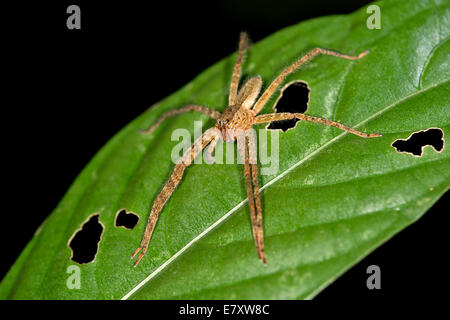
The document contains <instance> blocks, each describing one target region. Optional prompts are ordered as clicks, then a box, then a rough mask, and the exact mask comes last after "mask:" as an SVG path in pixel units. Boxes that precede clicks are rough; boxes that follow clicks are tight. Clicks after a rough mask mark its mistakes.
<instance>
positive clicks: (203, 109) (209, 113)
mask: <svg viewBox="0 0 450 320" xmlns="http://www.w3.org/2000/svg"><path fill="white" fill-rule="evenodd" d="M189 111H197V112H201V113H203V114H206V115H207V116H209V117H210V118H213V119H216V120H217V119H219V117H220V112H219V111H216V110H213V109H210V108H208V107H204V106H199V105H188V106H184V107H181V108H180V109H174V110H169V111H167V112H166V113H164V114H163V115H162V116H161V117H159V119H158V120H157V121H156V122H155V123H154V124H153V125H152V126H151V127H150V128H148V129H145V130H142V131H141V132H142V133H152V132H153V131H155V130H156V128H158V127H159V126H160V124H161V123H162V122H163V121H164V120H166V119H167V118H168V117H172V116H175V115H177V114H180V113H185V112H189Z"/></svg>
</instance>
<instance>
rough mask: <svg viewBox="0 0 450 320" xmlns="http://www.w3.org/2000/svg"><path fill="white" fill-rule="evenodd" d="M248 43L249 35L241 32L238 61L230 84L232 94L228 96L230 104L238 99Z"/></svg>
mask: <svg viewBox="0 0 450 320" xmlns="http://www.w3.org/2000/svg"><path fill="white" fill-rule="evenodd" d="M247 45H248V36H247V34H246V33H245V32H241V36H240V38H239V51H238V56H237V59H236V63H235V65H234V69H233V76H232V77H231V84H230V94H229V96H228V105H230V106H231V105H234V103H235V101H236V96H237V92H238V86H239V78H240V76H241V65H242V59H243V56H244V52H245V49H246V48H247Z"/></svg>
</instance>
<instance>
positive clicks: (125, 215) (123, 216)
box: [114, 209, 139, 230]
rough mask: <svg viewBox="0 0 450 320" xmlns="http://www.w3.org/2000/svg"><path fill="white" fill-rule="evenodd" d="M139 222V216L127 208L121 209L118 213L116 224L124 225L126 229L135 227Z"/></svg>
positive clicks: (117, 225) (118, 225)
mask: <svg viewBox="0 0 450 320" xmlns="http://www.w3.org/2000/svg"><path fill="white" fill-rule="evenodd" d="M138 222H139V216H138V215H137V214H135V213H133V212H127V210H126V209H121V210H119V211H118V212H117V214H116V219H115V221H114V225H115V226H116V227H117V228H118V227H124V228H125V229H130V230H131V229H133V228H134V227H136V225H137V224H138Z"/></svg>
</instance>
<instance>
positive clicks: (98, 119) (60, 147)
mask: <svg viewBox="0 0 450 320" xmlns="http://www.w3.org/2000/svg"><path fill="white" fill-rule="evenodd" d="M93 2H94V1H90V2H88V1H71V2H68V1H52V2H50V3H49V2H47V3H29V4H26V3H24V2H18V3H17V4H16V5H15V6H14V8H12V9H10V10H4V11H3V16H4V17H5V18H12V19H7V21H8V22H7V27H6V29H3V31H4V32H3V33H5V35H4V37H3V45H2V52H3V53H4V54H5V58H4V59H5V60H4V62H5V68H6V69H4V71H3V78H4V79H6V80H7V81H5V82H6V83H4V84H3V90H2V92H3V99H2V100H3V103H2V111H3V116H2V120H3V121H2V124H3V125H2V131H3V144H4V148H3V150H4V151H3V157H2V158H3V161H4V174H3V177H4V179H3V185H4V186H5V189H7V190H8V191H7V192H8V193H7V195H6V196H5V198H4V199H3V200H4V202H3V203H6V206H4V210H5V211H4V212H3V214H2V232H1V242H2V260H1V265H0V268H1V269H0V278H3V276H4V275H5V273H6V272H7V270H8V269H9V267H10V265H11V264H12V263H13V262H14V261H15V259H16V258H17V256H18V255H19V253H20V251H21V250H22V249H23V247H24V246H25V245H26V243H27V242H28V241H29V239H31V237H32V235H33V233H34V232H35V230H36V229H37V227H38V226H39V225H40V224H41V222H42V221H43V219H44V218H45V217H46V216H47V215H48V214H49V213H50V212H51V211H52V210H53V209H54V207H55V206H56V205H57V203H58V201H59V200H60V199H61V197H62V196H63V195H64V193H65V192H66V191H67V189H68V187H69V186H70V184H71V183H72V182H73V180H74V179H75V177H76V176H77V174H78V173H79V172H80V171H81V170H82V169H83V167H84V166H85V165H86V164H87V163H88V161H89V160H90V159H91V157H92V156H93V155H94V154H95V153H96V152H97V151H98V150H99V149H100V148H101V147H102V146H103V145H104V144H105V143H106V142H107V141H108V140H109V139H110V138H111V137H112V136H113V135H114V134H115V133H117V132H118V131H119V130H120V129H121V128H122V127H123V126H125V125H126V124H127V123H128V122H130V121H131V120H132V119H134V118H135V117H136V116H138V115H139V114H140V113H142V112H143V111H144V110H146V109H147V108H148V107H149V106H151V105H152V104H154V103H155V102H157V101H159V100H160V99H162V98H164V97H165V96H167V95H169V94H170V93H172V92H175V91H176V90H177V89H178V88H180V87H181V86H182V85H184V84H186V83H187V82H189V81H190V80H191V79H192V78H194V77H195V76H196V75H197V74H198V73H199V72H201V71H203V70H204V69H205V68H207V67H208V66H210V65H212V64H213V63H215V62H217V61H218V60H220V59H222V58H223V57H225V56H226V55H228V54H230V53H232V52H233V51H234V50H235V49H236V46H237V39H238V35H239V32H240V31H242V30H245V31H248V32H249V34H250V36H251V38H252V40H253V41H258V40H260V39H262V38H264V37H266V36H267V35H269V34H271V33H273V32H275V31H277V30H279V29H280V28H282V27H285V26H288V25H291V24H295V23H298V22H300V21H303V20H305V19H308V18H312V17H316V16H322V15H329V14H341V13H350V12H352V11H354V10H356V9H358V8H360V7H362V6H364V5H365V4H367V3H368V1H357V0H353V1H350V0H345V1H344V0H342V1H325V0H314V1H301V0H293V1H281V0H277V1H267V0H261V1H239V0H228V1H209V2H193V1H189V2H188V1H186V2H173V1H165V2H161V3H159V2H146V4H145V5H144V4H143V3H144V2H139V4H138V2H130V1H122V2H119V1H117V2H114V1H95V4H94V3H93ZM70 4H78V5H79V6H80V7H81V12H82V14H81V20H82V21H81V23H82V29H81V30H68V29H67V28H66V18H67V14H66V8H67V6H68V5H70ZM5 30H6V32H5ZM446 213H448V209H447V208H446V207H445V204H444V199H443V198H442V199H441V200H440V201H439V202H438V203H437V204H436V205H435V206H434V207H433V208H432V209H431V210H430V211H429V212H428V213H427V214H426V215H425V216H424V217H423V218H421V219H420V220H419V221H418V222H417V223H415V224H414V225H412V226H410V227H408V228H407V229H405V230H404V231H402V232H400V233H399V234H398V235H396V236H395V237H394V238H393V239H391V240H390V241H389V242H388V243H386V244H384V245H383V246H382V247H380V248H379V249H377V250H376V251H374V252H373V253H372V254H370V255H369V256H368V257H366V258H365V259H364V260H362V261H361V262H360V263H359V264H358V265H357V266H355V267H354V268H352V269H351V270H350V271H349V272H347V273H346V274H345V275H343V276H342V277H341V278H340V279H338V280H337V281H336V282H335V283H333V284H332V285H331V286H330V287H328V288H327V289H326V290H324V291H323V292H322V293H321V294H319V296H318V297H317V299H318V300H335V299H347V298H350V299H355V298H365V297H367V298H387V299H397V298H399V297H406V298H421V297H425V296H429V295H433V294H434V292H435V291H436V289H438V288H440V287H444V288H445V287H447V286H448V279H447V278H446V271H447V270H446V269H445V266H446V265H445V263H444V261H443V259H442V258H443V256H444V255H446V252H447V251H448V250H447V249H446V246H445V244H446V242H445V240H444V238H445V236H446V233H445V231H447V230H446V229H447V228H448V225H447V224H446V223H444V216H445V215H446ZM371 264H376V265H379V266H380V268H381V271H382V289H381V290H368V289H367V288H366V285H365V281H366V278H367V274H366V268H367V266H369V265H371Z"/></svg>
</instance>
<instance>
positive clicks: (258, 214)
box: [238, 130, 266, 264]
mask: <svg viewBox="0 0 450 320" xmlns="http://www.w3.org/2000/svg"><path fill="white" fill-rule="evenodd" d="M241 138H242V139H244V141H243V143H244V146H242V142H241V143H239V142H240V140H239V139H238V146H239V144H241V145H240V146H239V149H240V152H241V155H242V156H243V157H244V174H245V181H246V187H247V196H248V204H249V207H250V218H251V222H252V231H253V238H254V240H255V245H256V249H257V251H258V257H259V258H260V259H261V261H262V262H263V263H264V264H265V263H266V255H265V253H264V232H263V224H262V206H261V197H260V194H259V185H258V165H257V162H256V142H255V136H254V133H253V131H252V130H248V131H246V132H245V133H244V136H243V137H241ZM242 149H244V150H242Z"/></svg>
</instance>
